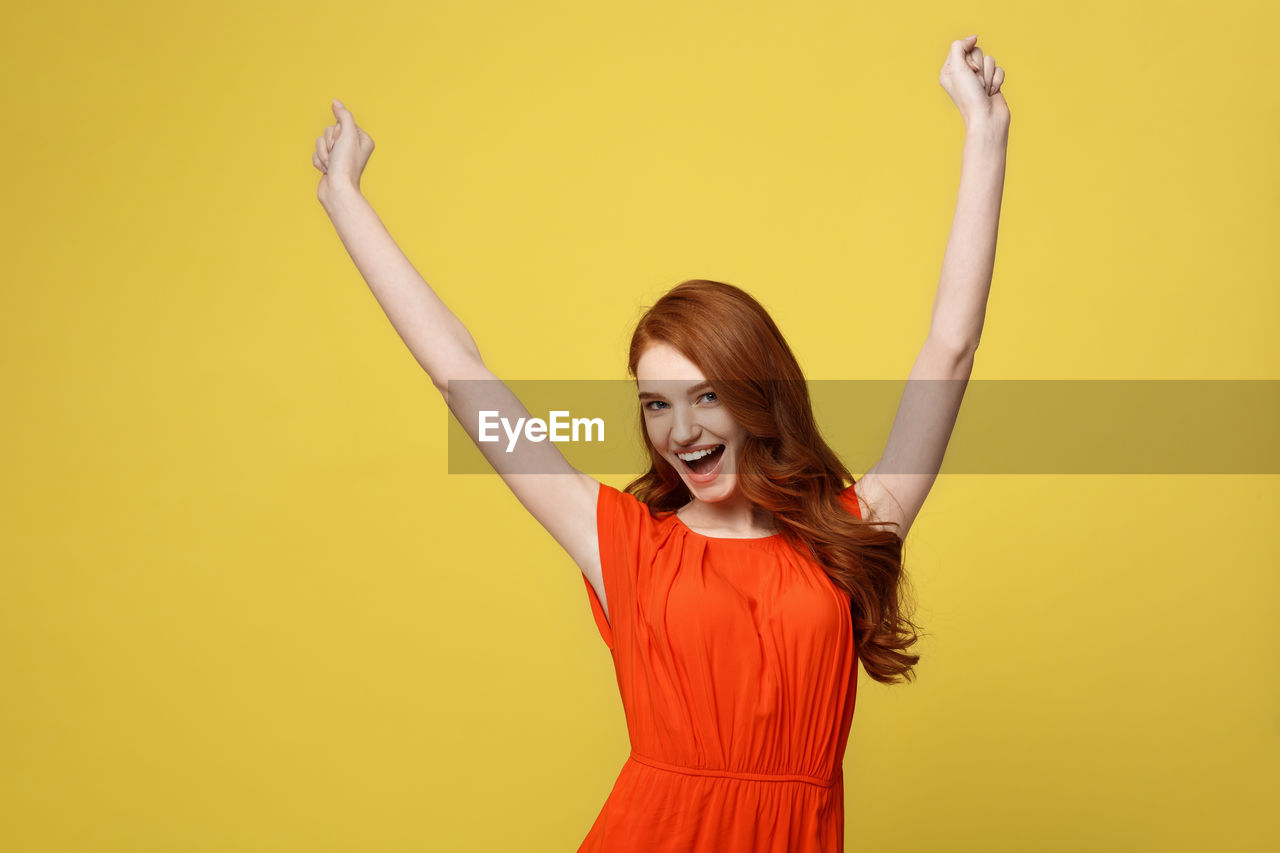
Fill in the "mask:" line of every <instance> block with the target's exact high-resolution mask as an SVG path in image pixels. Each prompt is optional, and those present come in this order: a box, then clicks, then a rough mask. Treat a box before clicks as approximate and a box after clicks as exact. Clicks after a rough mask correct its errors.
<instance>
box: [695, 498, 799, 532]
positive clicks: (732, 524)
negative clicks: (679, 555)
mask: <svg viewBox="0 0 1280 853" xmlns="http://www.w3.org/2000/svg"><path fill="white" fill-rule="evenodd" d="M676 515H677V516H678V517H679V518H680V520H681V521H682V522H684V524H685V526H686V527H689V528H690V529H692V530H694V531H695V532H699V531H705V532H707V533H708V534H710V535H714V536H730V537H734V538H742V539H750V538H755V537H757V536H772V535H773V534H775V533H777V532H778V530H777V527H776V525H775V524H774V522H773V517H772V514H771V513H769V512H767V511H765V510H763V509H761V508H759V507H757V506H755V505H753V504H752V503H750V502H749V501H748V500H747V499H746V498H744V497H742V496H741V495H737V494H735V495H733V496H731V497H728V498H725V499H724V500H722V501H716V502H715V503H708V502H707V501H701V500H698V499H697V498H694V499H693V500H692V501H691V502H689V503H687V504H685V505H684V506H683V507H681V508H680V509H678V510H676Z"/></svg>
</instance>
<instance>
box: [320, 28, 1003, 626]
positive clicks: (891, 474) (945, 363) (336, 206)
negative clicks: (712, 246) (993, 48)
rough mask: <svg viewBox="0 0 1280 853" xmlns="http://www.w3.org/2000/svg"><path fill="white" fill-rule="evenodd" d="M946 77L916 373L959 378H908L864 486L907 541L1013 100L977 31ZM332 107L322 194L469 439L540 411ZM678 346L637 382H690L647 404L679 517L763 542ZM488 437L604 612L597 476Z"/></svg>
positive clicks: (715, 421)
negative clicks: (505, 370) (495, 366)
mask: <svg viewBox="0 0 1280 853" xmlns="http://www.w3.org/2000/svg"><path fill="white" fill-rule="evenodd" d="M938 82H939V84H940V85H941V86H942V87H943V89H944V90H945V91H946V92H947V94H948V95H949V96H950V97H951V99H952V101H953V102H954V103H955V105H956V107H957V109H958V110H959V111H960V115H961V117H962V118H963V120H964V125H965V143H964V153H963V160H962V164H961V174H960V189H959V193H958V197H957V201H956V212H955V218H954V220H953V222H952V226H951V232H950V235H949V237H948V241H947V248H946V253H945V254H944V257H943V263H942V275H941V278H940V281H939V285H938V291H937V295H936V297H935V300H934V305H933V315H932V321H931V324H930V328H929V334H928V336H927V338H926V340H925V343H924V345H923V347H922V348H921V350H920V354H919V356H918V357H917V359H916V362H915V364H914V366H913V367H912V370H911V374H910V376H909V377H908V378H909V380H915V379H922V380H936V379H944V380H954V381H953V382H945V383H940V385H941V386H942V387H944V388H946V389H947V390H946V391H945V392H944V393H935V392H932V391H929V390H928V388H929V387H936V386H938V385H939V383H928V382H924V383H914V385H913V383H912V382H910V381H908V383H907V390H906V391H904V393H903V398H902V401H901V402H900V404H899V407H898V413H897V416H896V417H895V419H894V423H893V427H892V429H891V431H890V435H889V440H888V442H887V444H886V446H885V450H884V453H883V455H882V456H881V458H880V460H879V461H878V462H877V463H876V464H875V465H874V466H872V468H871V469H870V470H869V471H868V472H867V473H866V474H864V475H863V477H862V478H861V479H860V480H859V481H858V484H857V487H856V489H855V490H856V492H857V494H858V496H859V499H860V502H861V504H862V509H863V517H864V518H868V519H872V520H876V521H884V522H888V523H890V524H893V525H896V529H897V531H898V533H899V535H901V536H903V537H904V538H905V536H906V534H907V530H908V529H909V528H910V526H911V524H912V522H913V521H914V519H915V517H916V515H917V514H918V513H919V511H920V508H921V506H922V505H923V503H924V501H925V498H926V497H927V495H928V493H929V490H930V488H931V487H932V485H933V482H934V480H935V479H936V477H937V472H938V470H939V469H940V467H941V464H942V457H943V454H944V452H945V450H946V446H947V442H948V440H949V439H950V436H951V431H952V428H953V426H954V424H955V420H956V415H957V414H958V412H959V408H960V403H961V399H962V397H963V394H964V387H965V385H966V383H967V381H968V378H969V375H970V373H971V371H972V367H973V357H974V353H975V351H976V350H977V347H978V341H979V338H980V336H981V332H982V323H983V319H984V317H985V313H986V303H987V296H988V293H989V290H990V285H991V276H992V270H993V266H994V263H995V246H996V231H997V225H998V222H999V216H1000V199H1001V194H1002V192H1003V186H1004V166H1005V152H1006V148H1007V141H1008V132H1009V107H1008V104H1007V103H1006V102H1005V99H1004V95H1003V94H1002V93H1001V91H1000V90H1001V86H1002V84H1003V83H1004V69H1003V68H1000V67H998V66H997V65H996V63H995V60H994V59H993V58H992V57H990V56H986V55H984V54H983V52H982V51H981V49H979V48H978V47H977V36H970V37H969V38H967V39H962V40H958V41H954V42H952V43H951V46H950V50H949V52H948V54H947V58H946V61H945V62H944V64H943V66H942V70H941V71H940V73H939V76H938ZM332 109H333V114H334V116H335V118H336V119H337V122H336V123H335V124H333V125H331V126H329V127H326V128H325V129H324V133H323V135H322V136H320V137H319V138H317V139H316V145H315V152H314V153H313V154H312V163H313V165H314V166H315V168H316V169H317V170H318V171H319V172H320V173H321V177H320V182H319V185H318V187H317V189H316V195H317V198H318V199H319V201H320V204H321V205H322V206H323V207H324V210H325V213H326V214H328V216H329V218H330V219H331V220H332V222H333V225H334V228H335V229H336V230H337V232H338V235H339V237H340V238H341V240H342V243H343V245H344V246H345V247H346V249H347V251H348V253H349V254H350V255H351V259H352V261H353V262H354V263H355V265H356V268H357V269H358V270H359V271H360V274H361V275H362V276H363V277H364V279H365V281H366V282H367V283H368V285H369V287H370V289H371V290H372V292H373V294H374V296H375V297H376V298H377V300H378V303H379V305H380V306H381V307H382V309H383V310H384V311H385V312H386V314H387V317H388V319H389V320H390V321H391V323H392V325H393V326H394V327H395V329H396V332H397V333H398V334H399V335H400V337H401V338H402V339H403V340H404V342H405V345H406V346H407V347H408V348H409V351H410V352H411V353H412V354H413V357H414V358H415V359H416V360H417V362H418V363H419V364H420V365H421V366H422V368H423V370H425V371H426V372H427V373H428V375H430V377H431V380H432V383H433V384H434V385H435V387H436V389H437V390H438V391H439V392H440V394H441V395H442V396H443V398H444V400H445V403H446V404H447V405H448V406H449V408H450V410H452V411H453V413H454V414H455V415H456V416H457V418H458V420H459V422H460V423H462V424H463V425H464V427H465V428H466V429H467V430H468V434H469V435H471V438H472V440H477V438H478V429H477V424H478V418H477V414H478V412H479V411H480V410H486V409H491V410H498V411H499V412H500V413H501V414H502V416H504V417H508V418H510V419H511V420H513V421H514V419H516V418H518V417H526V418H527V417H529V413H528V410H527V409H525V407H524V406H523V404H521V402H520V401H519V399H517V398H516V396H515V395H514V394H513V393H512V392H511V390H510V389H509V388H508V387H507V386H506V385H505V384H504V383H502V382H501V381H499V380H498V378H497V377H496V376H494V375H493V374H492V373H491V372H490V371H489V369H488V367H487V366H486V365H485V363H484V361H483V359H482V357H481V355H480V350H479V348H478V346H477V345H476V342H475V339H474V338H472V336H471V333H470V331H469V330H468V329H467V328H466V326H464V325H463V323H462V322H461V321H460V320H459V319H458V317H457V316H456V315H455V314H454V313H453V312H452V311H450V310H449V308H448V306H447V305H446V304H445V303H444V301H443V300H441V298H440V296H439V295H438V294H437V293H436V291H435V290H434V289H433V288H432V287H431V286H430V285H429V284H428V283H427V282H426V281H425V280H424V279H423V278H422V276H421V275H419V273H418V271H417V270H416V269H415V268H414V267H413V265H412V264H411V263H410V262H409V259H408V258H406V257H405V255H404V254H403V252H401V250H400V247H399V246H398V245H397V244H396V242H395V241H394V240H393V239H392V237H391V235H390V233H389V232H388V231H387V229H386V227H385V226H384V225H383V223H382V221H381V219H379V218H378V215H377V213H376V212H375V211H374V209H373V207H372V206H371V205H370V204H369V202H368V200H366V199H365V197H364V195H363V194H362V192H361V190H360V177H361V175H362V174H363V172H364V169H365V167H366V165H367V164H368V162H369V158H370V156H371V155H372V154H373V151H374V142H373V138H372V137H371V136H369V134H368V133H367V132H365V131H364V130H363V129H362V128H360V127H358V126H357V125H356V123H355V118H354V117H353V116H352V114H351V112H350V111H349V110H347V109H346V107H344V106H343V105H342V103H341V102H339V101H337V100H335V101H334V102H333V104H332ZM671 355H672V354H671V353H670V352H667V353H663V352H661V351H657V350H655V351H651V352H646V353H644V354H643V358H642V367H641V371H640V373H641V375H640V376H639V377H638V378H637V382H638V384H640V383H641V382H644V383H650V384H652V383H655V382H658V381H660V380H672V379H673V376H674V379H675V380H680V381H679V382H678V383H677V386H676V387H667V388H666V389H665V391H664V390H663V389H662V388H658V387H656V386H655V387H654V388H651V389H649V390H652V391H655V393H656V392H659V391H663V393H665V394H666V395H669V396H668V398H667V399H666V402H668V403H669V404H670V408H663V407H662V406H654V407H653V409H652V410H646V412H645V418H646V428H647V429H648V430H649V434H650V436H651V438H652V437H654V436H657V440H655V442H654V443H655V446H657V447H659V448H660V450H661V452H662V453H663V456H664V458H666V459H667V461H668V463H669V464H672V465H673V466H676V470H677V471H679V472H680V475H681V477H682V478H684V479H685V482H686V483H688V484H689V485H690V491H691V493H692V494H693V496H694V497H693V501H692V502H691V503H690V504H689V505H688V506H686V507H684V508H682V509H681V510H680V512H679V513H678V517H679V519H680V521H681V522H682V523H684V524H686V526H688V527H689V528H690V529H691V530H694V531H695V532H702V533H703V534H704V535H714V536H724V537H729V538H755V537H758V536H765V535H769V534H771V533H773V532H774V528H773V526H772V523H771V520H770V519H768V518H762V517H761V515H760V513H759V512H758V511H757V510H756V509H755V508H754V507H751V506H750V505H749V504H748V503H747V502H746V501H745V500H744V499H743V498H742V497H741V494H740V493H738V491H737V488H736V484H735V482H734V477H733V474H732V470H733V469H732V468H728V469H726V470H725V472H724V473H718V474H716V475H715V476H706V477H699V476H697V475H694V474H691V473H690V471H689V468H688V467H687V466H686V465H685V463H684V462H683V461H682V460H681V459H680V458H679V455H678V454H679V453H681V452H683V451H695V452H696V451H698V450H700V449H705V448H703V447H701V446H702V445H711V444H714V445H719V444H723V445H725V448H726V454H725V462H724V464H728V463H729V462H730V461H736V459H737V456H736V451H737V450H738V449H739V448H740V447H741V439H742V434H741V428H740V427H739V426H738V425H737V424H735V423H733V421H732V418H728V419H727V420H726V417H727V413H726V412H724V411H723V409H719V408H718V407H717V406H716V405H715V403H716V401H715V398H714V395H712V396H711V397H706V396H704V395H692V396H691V392H690V391H689V386H691V385H695V384H697V383H696V382H694V381H693V380H701V379H702V376H701V373H698V372H697V369H696V368H694V369H693V371H690V370H689V367H690V366H691V365H689V364H687V363H685V364H681V363H679V360H678V359H672V357H671ZM695 374H696V376H695ZM459 380H483V381H478V382H476V381H471V382H466V381H459ZM681 385H682V386H683V387H681ZM477 446H478V447H479V448H480V451H481V453H483V454H484V456H485V458H486V459H487V460H488V461H489V462H490V464H491V465H492V466H493V468H494V470H495V471H497V472H498V474H499V475H501V476H502V479H503V481H504V482H505V483H506V484H507V486H508V487H510V489H511V491H512V492H513V493H514V494H515V495H516V497H517V498H518V499H519V500H520V502H521V504H522V505H523V506H524V507H525V508H526V509H527V510H529V512H530V513H531V514H532V515H533V516H534V517H535V518H536V519H537V520H538V522H539V523H540V524H542V526H543V527H544V528H546V530H547V531H548V532H549V533H550V534H551V536H552V537H553V538H554V539H555V540H556V541H557V542H558V543H560V545H561V546H562V547H563V548H564V549H565V551H566V552H567V553H568V554H569V555H570V557H572V558H573V560H574V562H575V563H577V565H578V566H579V567H580V568H581V570H582V572H583V575H584V576H585V577H586V579H587V581H588V582H589V583H590V584H591V586H592V588H593V589H594V590H595V592H596V595H597V596H598V597H599V599H600V601H601V603H602V604H603V605H604V606H605V612H606V615H607V613H608V601H607V598H606V592H605V588H604V582H603V576H602V570H601V565H600V548H599V542H598V540H597V533H596V505H597V499H598V494H599V489H600V483H599V482H598V481H597V480H595V479H594V478H592V477H590V476H588V475H586V474H584V473H582V472H580V471H577V470H575V469H574V468H573V467H572V466H571V465H569V463H568V461H566V460H565V458H564V456H563V455H562V454H561V453H560V451H559V450H558V449H557V448H556V447H555V445H554V444H551V443H549V442H543V443H525V444H524V445H522V446H521V448H520V449H519V450H518V451H517V452H515V453H509V454H508V453H503V452H502V451H501V450H499V449H497V447H496V445H494V444H492V443H481V442H478V441H477Z"/></svg>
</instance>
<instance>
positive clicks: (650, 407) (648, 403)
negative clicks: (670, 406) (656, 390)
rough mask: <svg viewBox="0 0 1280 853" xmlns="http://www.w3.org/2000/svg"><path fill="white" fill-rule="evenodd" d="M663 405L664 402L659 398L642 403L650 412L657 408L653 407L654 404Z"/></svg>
mask: <svg viewBox="0 0 1280 853" xmlns="http://www.w3.org/2000/svg"><path fill="white" fill-rule="evenodd" d="M665 405H666V403H664V402H662V401H661V400H650V401H649V402H647V403H645V404H644V407H645V408H646V409H648V410H649V411H651V412H656V411H658V410H657V409H656V408H654V407H655V406H665Z"/></svg>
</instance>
